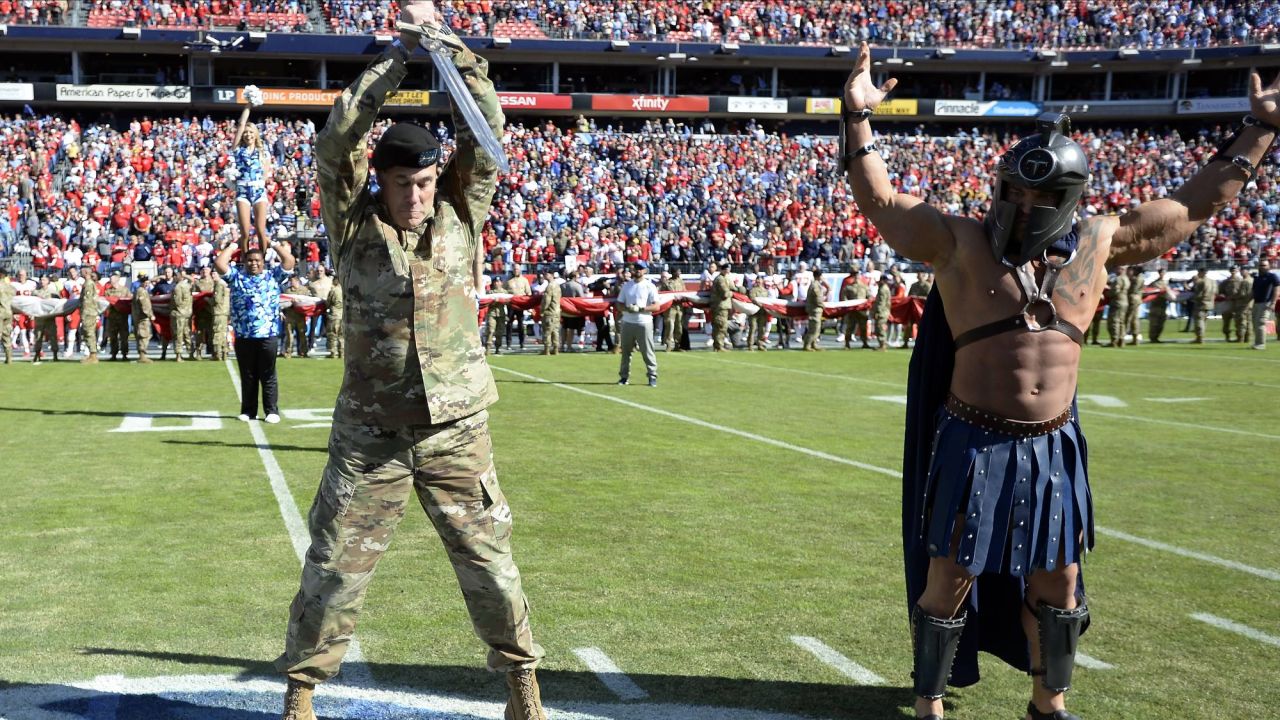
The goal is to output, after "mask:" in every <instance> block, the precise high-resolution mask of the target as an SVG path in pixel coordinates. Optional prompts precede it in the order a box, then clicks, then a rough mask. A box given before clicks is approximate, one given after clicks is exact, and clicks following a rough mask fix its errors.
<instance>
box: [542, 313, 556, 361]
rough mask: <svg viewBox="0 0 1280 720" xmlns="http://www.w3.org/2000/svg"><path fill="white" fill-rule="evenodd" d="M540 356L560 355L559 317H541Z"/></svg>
mask: <svg viewBox="0 0 1280 720" xmlns="http://www.w3.org/2000/svg"><path fill="white" fill-rule="evenodd" d="M542 354H543V355H559V354H560V316H559V315H543V316H542Z"/></svg>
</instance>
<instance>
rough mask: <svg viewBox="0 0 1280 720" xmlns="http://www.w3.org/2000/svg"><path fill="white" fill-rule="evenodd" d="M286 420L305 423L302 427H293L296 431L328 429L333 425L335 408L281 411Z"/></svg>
mask: <svg viewBox="0 0 1280 720" xmlns="http://www.w3.org/2000/svg"><path fill="white" fill-rule="evenodd" d="M280 413H281V414H282V415H284V419H285V420H293V421H295V422H300V423H303V424H302V425H291V426H290V427H291V428H293V429H294V430H306V429H307V428H327V427H330V426H332V425H333V408H331V407H328V408H308V409H305V410H281V411H280Z"/></svg>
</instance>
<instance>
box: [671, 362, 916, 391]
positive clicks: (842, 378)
mask: <svg viewBox="0 0 1280 720" xmlns="http://www.w3.org/2000/svg"><path fill="white" fill-rule="evenodd" d="M695 357H699V358H700V359H702V360H707V361H708V362H718V363H724V364H725V365H740V366H742V367H749V368H764V369H766V370H777V371H778V372H786V373H792V374H794V375H808V376H810V377H820V378H827V379H830V380H840V381H842V382H851V383H858V384H860V385H878V386H880V387H891V388H898V389H901V388H902V383H896V382H889V381H888V380H871V379H869V378H861V377H856V376H853V375H848V376H846V375H830V374H827V373H820V372H814V371H813V370H800V369H797V368H789V367H779V366H777V365H762V364H760V363H751V362H742V361H739V360H725V359H724V358H718V357H701V356H695Z"/></svg>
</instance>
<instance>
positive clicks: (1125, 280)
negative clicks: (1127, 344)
mask: <svg viewBox="0 0 1280 720" xmlns="http://www.w3.org/2000/svg"><path fill="white" fill-rule="evenodd" d="M1128 313H1129V276H1128V275H1126V274H1125V271H1124V268H1120V269H1118V270H1116V273H1115V274H1114V275H1112V276H1111V278H1110V279H1109V280H1107V332H1108V333H1110V334H1111V347H1124V332H1125V329H1126V328H1125V325H1124V318H1125V315H1127V314H1128Z"/></svg>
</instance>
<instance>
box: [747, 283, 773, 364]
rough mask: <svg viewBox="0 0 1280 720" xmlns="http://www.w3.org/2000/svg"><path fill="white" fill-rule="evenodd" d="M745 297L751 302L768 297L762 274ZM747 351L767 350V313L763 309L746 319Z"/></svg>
mask: <svg viewBox="0 0 1280 720" xmlns="http://www.w3.org/2000/svg"><path fill="white" fill-rule="evenodd" d="M747 297H749V298H751V299H752V300H763V299H766V298H768V297H769V288H767V287H765V286H764V275H763V274H761V275H760V277H759V278H757V279H756V284H755V285H752V286H751V289H750V290H748V291H747ZM747 349H748V350H768V349H769V313H767V312H765V310H764V308H760V309H759V310H757V311H756V314H755V315H752V316H751V317H749V318H747Z"/></svg>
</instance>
